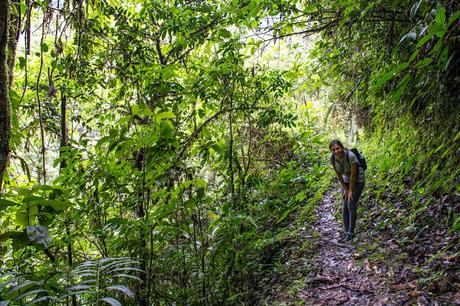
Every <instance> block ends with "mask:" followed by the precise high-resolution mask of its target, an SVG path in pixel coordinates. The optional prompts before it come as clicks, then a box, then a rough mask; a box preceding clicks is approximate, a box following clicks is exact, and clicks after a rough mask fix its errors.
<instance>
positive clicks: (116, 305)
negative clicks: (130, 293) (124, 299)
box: [102, 297, 121, 306]
mask: <svg viewBox="0 0 460 306" xmlns="http://www.w3.org/2000/svg"><path fill="white" fill-rule="evenodd" d="M102 301H104V302H106V303H107V304H110V305H112V306H121V303H120V302H118V300H116V299H114V298H111V297H105V298H103V299H102Z"/></svg>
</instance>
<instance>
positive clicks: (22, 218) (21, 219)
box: [16, 210, 29, 227]
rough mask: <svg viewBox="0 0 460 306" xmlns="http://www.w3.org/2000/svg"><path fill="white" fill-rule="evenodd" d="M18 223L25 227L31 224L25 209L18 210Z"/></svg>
mask: <svg viewBox="0 0 460 306" xmlns="http://www.w3.org/2000/svg"><path fill="white" fill-rule="evenodd" d="M16 223H17V224H19V225H22V226H23V227H26V226H28V225H29V220H28V217H27V214H26V213H25V212H24V211H20V210H18V211H17V212H16Z"/></svg>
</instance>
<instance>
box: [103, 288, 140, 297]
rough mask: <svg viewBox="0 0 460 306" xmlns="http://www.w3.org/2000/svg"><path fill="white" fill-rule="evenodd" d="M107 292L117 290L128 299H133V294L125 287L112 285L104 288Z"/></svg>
mask: <svg viewBox="0 0 460 306" xmlns="http://www.w3.org/2000/svg"><path fill="white" fill-rule="evenodd" d="M106 289H107V290H117V291H120V292H122V293H123V294H125V295H127V296H129V297H133V296H134V293H133V292H132V291H131V290H129V288H128V287H126V286H123V285H114V286H109V287H107V288H106Z"/></svg>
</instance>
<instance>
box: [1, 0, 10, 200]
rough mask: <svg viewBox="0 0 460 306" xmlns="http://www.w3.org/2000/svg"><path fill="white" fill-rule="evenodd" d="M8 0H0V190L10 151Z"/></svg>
mask: <svg viewBox="0 0 460 306" xmlns="http://www.w3.org/2000/svg"><path fill="white" fill-rule="evenodd" d="M9 18H10V8H9V1H7V0H2V1H0V192H1V190H2V184H3V174H4V172H5V170H6V166H7V163H8V156H9V153H10V147H9V141H10V132H11V106H10V97H9V86H8V84H9V82H8V79H9V73H8V54H7V48H8V34H9V33H8V32H9Z"/></svg>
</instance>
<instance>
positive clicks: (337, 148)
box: [331, 144, 343, 158]
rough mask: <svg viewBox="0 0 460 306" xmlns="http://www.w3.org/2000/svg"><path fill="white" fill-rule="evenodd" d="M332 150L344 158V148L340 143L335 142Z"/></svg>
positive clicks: (338, 156)
mask: <svg viewBox="0 0 460 306" xmlns="http://www.w3.org/2000/svg"><path fill="white" fill-rule="evenodd" d="M331 152H332V153H333V154H334V155H335V157H337V158H342V157H343V149H342V147H341V146H339V145H338V144H335V145H333V146H332V148H331Z"/></svg>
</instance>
